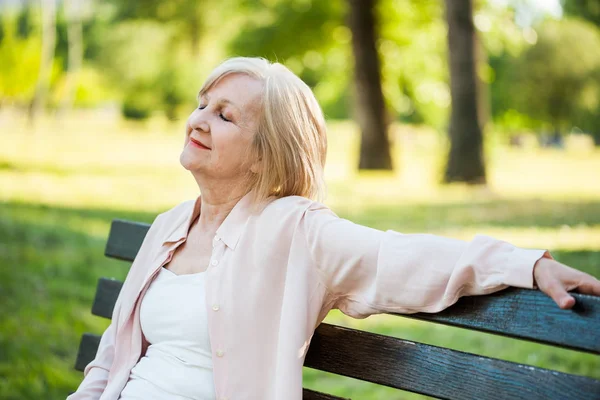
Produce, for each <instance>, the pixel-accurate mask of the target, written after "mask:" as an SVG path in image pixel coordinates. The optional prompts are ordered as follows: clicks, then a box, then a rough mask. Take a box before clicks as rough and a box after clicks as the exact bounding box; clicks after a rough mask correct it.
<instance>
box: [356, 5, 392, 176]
mask: <svg viewBox="0 0 600 400" xmlns="http://www.w3.org/2000/svg"><path fill="white" fill-rule="evenodd" d="M349 4H350V12H349V15H348V26H349V27H350V30H351V31H352V50H353V53H354V86H355V91H356V92H355V104H356V119H357V122H358V125H359V126H360V130H361V145H360V159H359V165H358V168H359V169H388V170H389V169H392V159H391V156H390V146H389V141H388V138H387V128H388V124H387V115H386V110H385V103H384V100H383V92H382V90H381V72H380V65H379V54H378V53H377V47H376V32H375V30H376V20H375V14H374V6H375V0H349Z"/></svg>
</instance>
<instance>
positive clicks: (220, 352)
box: [217, 350, 225, 357]
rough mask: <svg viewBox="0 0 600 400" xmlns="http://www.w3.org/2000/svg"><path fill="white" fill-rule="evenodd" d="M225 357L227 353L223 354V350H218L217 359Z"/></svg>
mask: <svg viewBox="0 0 600 400" xmlns="http://www.w3.org/2000/svg"><path fill="white" fill-rule="evenodd" d="M224 355H225V352H223V350H217V357H223V356H224Z"/></svg>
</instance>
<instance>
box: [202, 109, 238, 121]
mask: <svg viewBox="0 0 600 400" xmlns="http://www.w3.org/2000/svg"><path fill="white" fill-rule="evenodd" d="M205 108H206V106H198V110H204V109H205ZM219 117H220V118H221V119H222V120H223V121H225V122H231V120H229V119H227V118H225V116H224V115H223V113H219Z"/></svg>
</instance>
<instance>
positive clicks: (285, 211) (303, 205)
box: [261, 196, 332, 219]
mask: <svg viewBox="0 0 600 400" xmlns="http://www.w3.org/2000/svg"><path fill="white" fill-rule="evenodd" d="M311 211H325V212H328V213H331V212H332V211H331V210H330V209H329V208H328V207H327V206H326V205H324V204H322V203H319V202H317V201H314V200H311V199H309V198H306V197H302V196H285V197H281V198H278V199H274V200H271V201H270V202H268V203H267V204H266V205H265V207H264V208H263V209H262V211H261V217H262V218H269V219H271V218H276V219H282V218H283V217H285V216H297V217H303V216H305V215H306V214H307V213H309V212H311Z"/></svg>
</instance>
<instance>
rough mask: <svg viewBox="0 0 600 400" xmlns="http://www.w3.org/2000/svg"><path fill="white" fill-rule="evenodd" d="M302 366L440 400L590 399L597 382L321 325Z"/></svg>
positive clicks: (599, 391) (598, 393)
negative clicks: (439, 399) (441, 399)
mask: <svg viewBox="0 0 600 400" xmlns="http://www.w3.org/2000/svg"><path fill="white" fill-rule="evenodd" d="M304 365H305V366H307V367H310V368H315V369H319V370H322V371H327V372H331V373H334V374H339V375H344V376H349V377H352V378H356V379H360V380H364V381H369V382H373V383H378V384H381V385H386V386H391V387H394V388H397V389H403V390H408V391H411V392H416V393H421V394H425V395H428V396H434V397H438V398H443V399H464V400H469V399H472V400H482V399H485V400H495V399H523V400H534V399H540V400H542V399H543V400H548V399H557V400H558V399H561V400H566V399H593V398H599V397H600V381H598V380H595V379H592V378H588V377H582V376H577V375H571V374H565V373H560V372H555V371H550V370H546V369H541V368H535V367H530V366H526V365H521V364H516V363H512V362H508V361H503V360H497V359H493V358H488V357H482V356H478V355H475V354H469V353H464V352H460V351H456V350H450V349H446V348H441V347H437V346H430V345H425V344H421V343H415V342H409V341H406V340H401V339H396V338H391V337H388V336H383V335H376V334H373V333H367V332H361V331H356V330H353V329H347V328H342V327H338V326H333V325H328V324H321V325H320V326H319V327H318V328H317V330H316V332H315V335H314V337H313V339H312V342H311V345H310V348H309V350H308V354H307V357H306V362H305V363H304Z"/></svg>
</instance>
